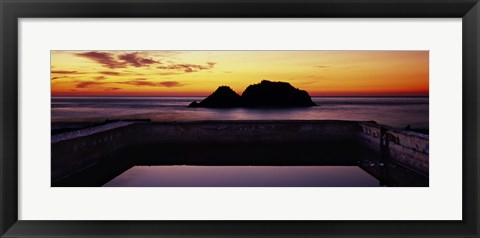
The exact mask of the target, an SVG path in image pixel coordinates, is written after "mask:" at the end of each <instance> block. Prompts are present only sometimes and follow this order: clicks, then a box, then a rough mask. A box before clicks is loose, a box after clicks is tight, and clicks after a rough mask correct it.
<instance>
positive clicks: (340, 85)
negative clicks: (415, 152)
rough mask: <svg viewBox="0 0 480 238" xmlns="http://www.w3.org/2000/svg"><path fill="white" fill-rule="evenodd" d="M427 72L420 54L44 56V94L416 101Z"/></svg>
mask: <svg viewBox="0 0 480 238" xmlns="http://www.w3.org/2000/svg"><path fill="white" fill-rule="evenodd" d="M428 64H429V56H428V51H51V86H52V96H207V95H209V94H211V93H212V92H213V91H215V89H216V88H217V87H218V86H221V85H228V86H230V87H231V88H232V89H233V90H235V91H236V92H237V93H239V94H241V93H242V92H243V90H244V89H245V88H246V87H247V86H248V85H250V84H254V83H258V82H260V81H261V80H263V79H267V80H270V81H283V82H289V83H290V84H292V85H293V86H294V87H297V88H300V89H304V90H306V91H308V93H309V94H310V95H311V96H354V95H359V96H370V95H374V96H380V95H386V96H393V95H400V96H403V95H405V96H411V95H415V96H420V95H422V96H423V95H428V81H429V73H428V72H429V65H428Z"/></svg>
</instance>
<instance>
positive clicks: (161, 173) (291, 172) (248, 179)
mask: <svg viewBox="0 0 480 238" xmlns="http://www.w3.org/2000/svg"><path fill="white" fill-rule="evenodd" d="M375 186H379V181H378V180H377V179H375V178H374V177H372V176H371V175H370V174H368V173H367V172H365V171H364V170H362V169H360V168H359V167H357V166H134V167H132V168H131V169H129V170H127V171H125V172H124V173H123V174H121V175H119V176H117V177H116V178H114V179H112V180H111V181H110V182H108V183H106V184H105V185H104V187H375Z"/></svg>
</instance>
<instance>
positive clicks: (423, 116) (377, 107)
mask: <svg viewBox="0 0 480 238" xmlns="http://www.w3.org/2000/svg"><path fill="white" fill-rule="evenodd" d="M203 98H204V97H108V98H106V97H104V98H102V97H77V98H75V97H54V98H52V122H100V121H104V120H106V119H151V120H153V121H192V120H325V119H333V120H359V121H376V122H377V123H380V124H384V125H389V126H392V127H397V128H404V127H406V126H407V125H411V126H412V128H424V129H428V97H312V100H313V101H314V102H315V103H316V104H317V105H319V106H317V107H309V108H295V109H245V108H235V109H209V108H188V107H187V106H188V104H190V103H191V102H192V101H195V100H196V101H197V102H199V101H201V100H202V99H203Z"/></svg>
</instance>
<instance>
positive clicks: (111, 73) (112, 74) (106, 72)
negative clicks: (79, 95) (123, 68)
mask: <svg viewBox="0 0 480 238" xmlns="http://www.w3.org/2000/svg"><path fill="white" fill-rule="evenodd" d="M98 73H100V74H105V75H110V76H120V75H122V73H120V72H115V71H100V72H98Z"/></svg>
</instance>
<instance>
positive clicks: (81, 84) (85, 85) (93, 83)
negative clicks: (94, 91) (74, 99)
mask: <svg viewBox="0 0 480 238" xmlns="http://www.w3.org/2000/svg"><path fill="white" fill-rule="evenodd" d="M102 84H105V83H101V82H96V81H82V82H77V84H76V85H75V88H89V87H91V86H98V85H102Z"/></svg>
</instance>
